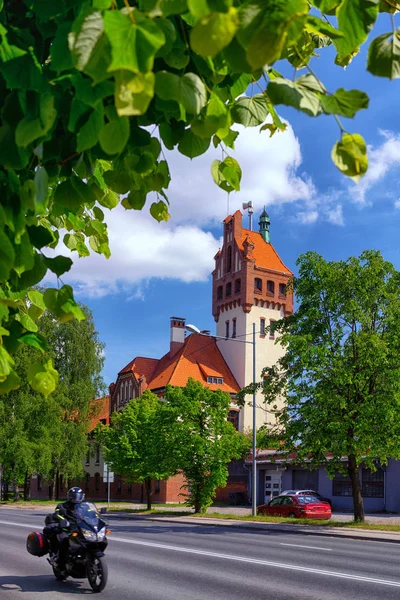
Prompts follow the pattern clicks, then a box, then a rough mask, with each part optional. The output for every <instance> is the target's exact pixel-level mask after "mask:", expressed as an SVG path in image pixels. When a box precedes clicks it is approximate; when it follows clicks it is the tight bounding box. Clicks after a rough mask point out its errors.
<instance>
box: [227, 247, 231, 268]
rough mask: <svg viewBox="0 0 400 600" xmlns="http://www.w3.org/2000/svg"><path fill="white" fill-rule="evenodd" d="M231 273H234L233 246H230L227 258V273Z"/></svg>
mask: <svg viewBox="0 0 400 600" xmlns="http://www.w3.org/2000/svg"><path fill="white" fill-rule="evenodd" d="M231 271H232V246H229V248H228V253H227V257H226V272H227V273H230V272H231Z"/></svg>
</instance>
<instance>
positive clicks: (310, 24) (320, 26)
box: [305, 15, 344, 40]
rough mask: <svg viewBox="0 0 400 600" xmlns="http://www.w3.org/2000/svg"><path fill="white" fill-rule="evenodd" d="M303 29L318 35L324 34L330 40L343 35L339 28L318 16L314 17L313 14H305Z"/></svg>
mask: <svg viewBox="0 0 400 600" xmlns="http://www.w3.org/2000/svg"><path fill="white" fill-rule="evenodd" d="M305 30H306V31H308V32H309V33H316V34H318V35H326V36H328V37H329V38H330V39H331V40H335V39H337V38H342V37H343V36H344V33H343V31H340V30H339V29H336V28H335V27H332V25H331V24H330V23H329V22H327V21H324V20H323V19H320V18H319V17H316V16H314V15H308V16H307V22H306V25H305Z"/></svg>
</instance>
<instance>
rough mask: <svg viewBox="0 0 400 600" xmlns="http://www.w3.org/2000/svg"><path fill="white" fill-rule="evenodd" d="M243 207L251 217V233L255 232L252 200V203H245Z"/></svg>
mask: <svg viewBox="0 0 400 600" xmlns="http://www.w3.org/2000/svg"><path fill="white" fill-rule="evenodd" d="M242 206H243V210H246V209H247V213H248V215H249V229H250V231H253V212H254V210H253V202H252V201H251V200H250V202H243V204H242Z"/></svg>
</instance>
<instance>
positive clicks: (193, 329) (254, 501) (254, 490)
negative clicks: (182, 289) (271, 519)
mask: <svg viewBox="0 0 400 600" xmlns="http://www.w3.org/2000/svg"><path fill="white" fill-rule="evenodd" d="M185 329H186V330H187V331H190V333H198V334H200V335H204V336H207V337H213V338H215V339H216V340H225V341H229V342H239V343H242V344H251V345H252V346H253V460H252V471H253V479H252V494H251V496H252V498H251V514H252V516H253V517H255V516H256V514H257V462H256V449H257V448H256V446H257V443H256V442H257V411H256V408H257V407H256V324H255V323H253V339H252V340H251V341H250V340H239V339H238V338H229V337H223V336H220V335H210V333H209V332H206V331H200V329H199V328H198V327H196V326H195V325H190V324H188V325H185ZM244 335H249V334H247V333H245V334H244Z"/></svg>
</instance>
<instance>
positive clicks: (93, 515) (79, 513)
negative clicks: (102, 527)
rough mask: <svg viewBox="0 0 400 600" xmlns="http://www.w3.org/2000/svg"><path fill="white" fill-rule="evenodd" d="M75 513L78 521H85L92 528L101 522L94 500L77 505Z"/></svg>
mask: <svg viewBox="0 0 400 600" xmlns="http://www.w3.org/2000/svg"><path fill="white" fill-rule="evenodd" d="M75 514H76V518H77V520H78V521H85V523H86V524H87V525H89V527H91V528H92V529H94V528H95V527H98V526H99V524H100V519H99V513H98V512H97V508H96V506H95V505H94V504H93V502H82V504H79V505H78V506H76V508H75Z"/></svg>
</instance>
